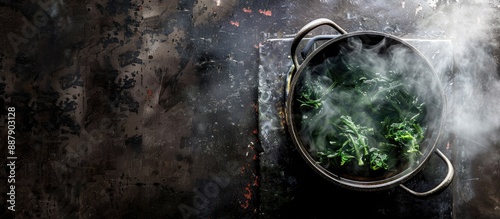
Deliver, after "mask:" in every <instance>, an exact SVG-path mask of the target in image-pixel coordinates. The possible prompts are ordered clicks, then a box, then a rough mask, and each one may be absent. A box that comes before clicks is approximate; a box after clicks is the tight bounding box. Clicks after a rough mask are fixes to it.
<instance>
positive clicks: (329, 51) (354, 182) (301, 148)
mask: <svg viewBox="0 0 500 219" xmlns="http://www.w3.org/2000/svg"><path fill="white" fill-rule="evenodd" d="M322 25H328V26H331V27H333V28H334V29H335V30H337V31H338V32H339V33H340V36H338V37H335V38H333V39H330V40H328V41H327V42H325V43H324V44H322V45H321V46H320V47H319V48H317V49H315V50H314V51H312V52H311V54H309V55H307V57H306V58H305V59H304V61H303V62H302V63H299V57H298V56H297V53H296V50H297V47H298V46H299V44H300V43H301V41H302V40H303V38H304V37H305V36H306V35H307V34H308V33H309V32H310V31H311V30H313V29H315V28H317V27H319V26H322ZM320 38H321V37H320ZM351 38H357V39H360V40H361V41H362V43H363V44H366V45H372V44H377V43H380V42H381V41H384V42H385V43H386V44H387V45H391V46H392V45H398V46H402V47H405V48H407V49H408V50H409V51H411V53H412V55H413V56H412V58H411V59H409V60H408V65H412V63H413V64H414V63H419V64H422V65H423V66H424V68H426V69H425V70H426V71H425V75H419V78H425V80H427V81H426V82H425V83H424V86H428V87H426V88H423V89H429V90H434V91H435V92H432V93H430V95H427V97H426V101H429V102H431V105H432V107H429V110H428V112H427V115H428V116H427V117H426V118H425V121H426V126H427V130H426V132H425V137H424V140H423V141H422V143H421V144H420V150H421V152H422V156H420V157H419V160H418V161H417V162H415V163H414V164H411V165H408V166H407V167H404V168H402V169H401V170H400V171H399V172H397V173H396V174H393V175H391V176H388V177H385V178H373V179H371V178H356V177H345V176H343V175H342V174H339V173H337V172H334V171H331V170H329V169H327V168H325V167H323V166H322V165H320V164H319V163H318V162H317V161H316V160H315V158H314V156H312V155H311V153H310V152H309V150H308V145H306V144H305V142H304V141H303V139H302V138H301V136H300V134H299V125H300V124H299V123H300V122H299V121H300V118H299V117H300V115H299V113H298V107H299V106H298V105H299V104H298V103H297V102H298V101H297V98H298V95H299V94H298V90H300V86H302V85H301V83H300V81H301V80H305V79H304V78H305V77H306V74H308V73H309V72H310V70H311V69H312V68H314V67H316V66H317V64H318V63H321V62H323V61H324V60H326V58H328V57H331V56H334V55H335V54H336V53H338V51H339V48H340V47H341V46H342V45H345V44H347V43H348V42H349V40H350V39H351ZM306 47H310V44H309V46H306ZM303 54H304V53H303ZM305 54H307V52H306V53H305ZM291 58H292V59H293V67H292V70H291V71H290V75H289V82H288V83H287V98H286V109H285V113H286V121H287V125H288V130H289V133H290V135H291V138H292V140H293V143H294V145H295V146H296V148H297V149H298V152H299V153H300V154H301V155H302V157H303V158H304V160H305V161H306V162H307V163H308V164H309V166H311V167H312V169H313V170H314V171H316V172H317V173H318V174H320V175H321V176H323V177H325V178H326V179H328V180H329V181H331V182H333V183H335V184H337V185H340V186H342V187H345V188H348V189H353V190H361V191H374V190H383V189H388V188H391V187H395V186H399V187H401V188H402V189H403V190H405V191H407V192H409V193H410V194H413V195H415V196H420V197H423V196H430V195H434V194H436V193H438V192H440V191H442V190H443V189H445V188H446V187H447V186H448V185H449V184H450V183H451V181H452V179H453V173H454V170H453V166H452V164H451V162H450V161H449V160H448V159H447V158H446V156H445V155H444V154H443V153H442V152H441V151H439V150H438V149H436V144H437V143H438V142H439V138H440V135H441V132H442V128H443V121H444V117H445V115H446V114H445V111H446V100H445V95H444V91H443V88H442V85H441V82H440V80H439V78H438V76H437V74H436V72H435V70H434V69H433V67H432V66H431V65H430V63H429V61H428V60H427V59H426V58H425V57H424V56H423V55H422V54H421V53H420V52H419V51H418V50H417V49H416V48H415V47H413V46H412V45H410V44H408V43H407V42H405V41H403V40H401V39H399V38H397V37H395V36H391V35H388V34H385V33H380V32H374V31H363V32H353V33H347V32H346V31H345V30H343V29H342V28H341V27H340V26H338V25H337V24H335V23H334V22H333V21H331V20H328V19H324V18H321V19H317V20H314V21H312V22H310V23H308V24H307V25H305V26H304V27H303V28H302V29H301V30H300V31H299V32H298V33H297V34H296V36H295V38H294V40H293V42H292V46H291ZM433 153H436V154H437V155H438V156H439V157H440V158H441V159H442V160H443V161H444V162H445V163H446V165H447V167H448V173H447V175H446V177H445V178H444V180H443V181H442V182H441V183H440V184H439V185H437V186H436V187H435V188H433V189H431V190H429V191H424V192H417V191H413V190H411V189H409V188H408V187H406V186H404V185H403V183H404V182H405V181H406V180H408V179H410V178H411V177H413V176H414V175H415V174H417V173H418V172H419V171H420V170H421V169H422V168H423V167H424V164H425V163H426V162H427V161H428V159H429V157H430V155H431V154H433Z"/></svg>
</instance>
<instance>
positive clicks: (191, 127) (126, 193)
mask: <svg viewBox="0 0 500 219" xmlns="http://www.w3.org/2000/svg"><path fill="white" fill-rule="evenodd" d="M477 2H481V3H482V4H479V3H477ZM476 5H479V6H477V7H476V8H474V10H471V12H474V11H478V9H485V8H487V9H491V10H492V11H494V12H497V13H496V16H497V17H495V18H496V20H494V22H496V23H492V24H491V26H486V27H484V29H474V28H473V27H474V26H478V25H477V24H479V23H481V22H484V21H489V20H488V18H484V17H481V15H486V14H490V13H477V15H476V14H472V15H471V14H467V15H464V16H462V17H466V18H467V17H470V18H471V20H472V21H473V23H472V24H473V25H471V24H470V23H469V24H468V26H465V25H466V24H467V23H460V25H463V26H460V28H453V29H451V30H450V29H449V28H447V27H448V26H450V25H448V24H443V23H442V22H441V23H439V25H435V24H433V23H434V21H446V20H447V19H445V18H446V17H445V18H443V17H440V16H441V15H450V14H451V15H461V14H460V13H459V12H457V13H452V12H454V11H461V12H463V10H464V9H467V8H471V7H473V6H476ZM498 5H500V3H499V2H498V1H497V0H483V1H444V0H443V1H425V0H419V1H400V0H397V1H396V0H394V1H370V2H363V1H357V0H353V1H337V0H320V1H300V0H293V1H254V0H252V1H250V0H241V1H237V0H181V1H173V0H151V1H143V0H84V1H62V0H59V1H56V0H32V1H28V0H19V1H14V0H0V21H1V23H2V25H0V106H2V107H0V120H1V121H2V122H0V130H1V134H0V136H1V139H2V140H1V143H0V151H2V152H1V153H0V163H2V164H5V163H7V160H6V157H7V152H6V151H7V145H6V142H5V141H4V139H5V137H6V135H7V133H6V131H5V124H6V123H5V122H4V121H5V120H6V114H7V111H6V108H5V107H6V106H14V107H16V124H17V125H16V135H15V137H16V145H17V147H16V154H15V155H16V156H17V160H16V174H15V177H16V212H15V213H13V212H11V211H10V210H8V209H7V208H6V207H4V206H6V205H7V203H6V202H4V200H5V199H6V196H5V195H2V198H1V199H2V205H1V206H2V208H0V218H10V217H12V216H13V215H14V214H15V215H16V216H17V218H102V217H105V218H137V217H143V218H256V217H261V218H285V217H286V216H290V215H292V214H293V213H294V212H297V211H298V210H303V211H300V214H296V215H293V216H297V215H304V216H311V215H315V212H324V210H322V209H324V208H326V209H328V208H330V205H328V204H327V203H325V204H323V205H317V206H311V203H315V202H311V201H310V200H313V199H314V200H316V199H318V196H319V195H320V194H323V191H320V190H315V192H317V193H311V191H310V190H309V189H308V188H309V187H311V186H314V187H317V188H324V187H326V186H328V184H326V183H324V182H322V181H321V180H320V179H319V178H318V177H317V176H316V175H314V174H311V173H310V172H309V170H308V169H307V168H308V167H307V166H305V165H304V164H303V163H301V162H295V163H293V164H290V161H292V159H295V158H299V157H298V156H296V155H293V150H291V151H290V150H288V149H283V147H281V146H282V144H281V143H282V142H272V144H270V143H269V142H268V141H269V138H264V137H265V136H266V135H269V134H271V133H274V134H276V136H281V135H283V134H286V132H285V130H283V129H279V128H278V129H272V130H270V131H268V132H266V129H262V125H265V124H266V123H265V122H262V120H263V119H262V117H260V116H262V114H261V113H262V112H260V113H259V110H264V109H265V107H266V105H265V104H264V105H261V104H259V103H260V99H259V98H260V97H262V95H261V94H259V91H260V90H259V89H260V88H261V85H262V83H261V81H260V80H261V78H262V77H261V76H259V73H261V72H263V70H265V71H268V70H270V69H271V68H276V69H277V70H278V72H272V73H273V74H269V75H268V76H269V77H274V76H277V77H278V78H272V80H277V81H276V82H277V83H280V82H279V80H281V79H282V78H279V77H282V74H283V73H284V71H283V70H286V65H288V62H287V61H279V60H274V61H278V62H280V63H279V65H276V66H271V67H269V69H262V66H264V64H265V62H266V60H264V59H261V58H262V57H261V56H262V54H263V52H265V51H272V50H269V49H270V48H271V47H270V44H269V43H268V42H267V41H266V40H268V39H271V38H286V37H289V36H290V35H291V34H294V33H295V32H297V31H298V30H299V29H300V28H301V27H302V26H303V25H304V24H305V23H306V22H308V21H310V20H312V19H316V18H318V17H327V18H330V19H333V20H335V21H336V22H338V23H339V24H342V27H344V28H345V29H346V30H348V31H349V32H351V31H360V30H375V31H382V32H385V33H389V34H393V35H396V36H404V37H408V38H423V39H434V38H449V37H450V36H451V38H453V37H455V38H453V40H457V38H461V37H456V35H453V33H452V32H453V30H457V31H462V30H464V29H466V30H467V31H463V32H459V33H460V34H461V35H460V36H465V35H467V34H470V33H476V32H477V33H481V32H491V33H496V34H492V36H494V38H492V37H489V36H488V37H479V38H477V39H475V40H474V43H476V44H474V45H477V46H479V47H481V48H487V49H485V50H484V51H482V52H484V53H485V54H491V59H492V60H491V61H492V63H495V65H491V66H488V68H490V69H487V70H488V71H489V72H494V71H495V70H497V71H498V68H499V67H498V66H499V65H498V63H500V61H499V57H500V55H499V53H500V50H499V49H498V45H496V44H491V45H490V44H488V43H487V42H499V39H498V36H500V34H498V33H500V31H499V29H498V23H499V19H498V15H499V14H500V13H498V12H499V11H500V7H497V6H498ZM462 6H463V7H462ZM489 12H491V11H489ZM475 16H478V17H475ZM402 18H404V19H402ZM430 18H432V19H435V20H429V19H430ZM454 18H455V19H449V20H450V21H453V20H460V19H457V18H460V16H455V17H454ZM460 21H461V20H460ZM462 27H463V28H462ZM495 31H496V32H495ZM321 33H329V34H331V30H330V29H327V28H320V29H319V30H318V31H316V32H315V33H314V34H321ZM468 39H470V38H468ZM493 40H496V41H493ZM453 45H456V44H453ZM485 45H487V46H485ZM282 46H283V45H282ZM274 49H279V50H280V53H279V54H275V55H284V54H285V53H286V51H287V49H286V46H283V47H280V48H278V47H276V48H274ZM443 51H444V50H443ZM434 52H435V51H434ZM436 54H438V55H437V56H440V55H439V54H441V56H442V55H444V54H446V53H436ZM460 54H462V53H458V54H457V53H454V56H458V57H461V56H462V55H460ZM464 54H468V53H464ZM481 54H482V53H480V52H477V53H472V54H471V56H472V57H475V56H478V55H481ZM432 55H433V54H430V56H431V57H432ZM267 60H268V61H269V59H267ZM285 60H286V59H285ZM442 63H444V64H445V65H444V66H447V65H448V64H446V63H447V62H442ZM472 64H473V63H470V64H469V65H468V64H467V62H465V64H463V65H461V66H459V67H457V69H458V70H460V71H462V72H468V71H469V70H472V69H471V68H467V67H468V66H470V65H472ZM460 71H458V72H460ZM455 72H457V71H455ZM472 79H473V81H474V82H476V84H475V85H476V87H477V88H478V90H481V91H487V90H491V89H490V88H491V87H490V86H482V85H483V84H486V83H487V82H489V81H498V76H497V77H489V78H487V77H478V78H474V77H473V78H472ZM476 79H477V80H476ZM270 85H272V86H274V85H276V84H270ZM467 86H468V84H467V83H466V81H465V80H454V85H453V86H451V85H450V86H449V87H454V88H460V87H467ZM499 90H500V89H499ZM277 91H280V90H279V89H278V90H277ZM447 91H448V92H450V93H451V90H447ZM473 94H475V93H474V92H472V95H471V94H470V93H467V92H465V93H460V95H450V98H452V97H453V98H458V99H460V98H464V99H463V101H472V102H473V103H475V102H474V99H472V98H470V97H471V96H473ZM273 95H277V93H275V94H273ZM273 95H271V96H270V97H272V96H273ZM278 98H279V97H278ZM468 98H469V99H468ZM490 99H491V100H494V99H495V96H494V95H492V96H491V97H490ZM277 100H279V99H272V100H271V101H277ZM460 100H462V99H460ZM276 103H280V101H277V102H276ZM475 105H477V106H478V108H481V106H484V105H483V104H480V103H477V104H475ZM498 105H500V104H498ZM4 106H5V107H4ZM492 106H495V105H488V107H490V108H491V107H492ZM274 107H275V108H274ZM483 108H486V107H483ZM267 109H268V110H271V111H272V113H276V112H279V109H280V106H279V105H276V106H268V108H267ZM496 115H498V113H497V114H496ZM488 116H490V119H489V120H493V121H495V119H496V118H497V116H495V113H491V114H488ZM259 118H260V119H259ZM266 121H267V122H269V123H268V124H267V125H268V127H279V126H280V125H281V123H280V122H282V121H280V120H269V121H268V120H266ZM481 121H486V122H487V121H488V120H486V119H485V120H481ZM463 126H464V127H466V126H468V125H467V124H464V125H463ZM499 127H500V126H499ZM260 131H261V132H262V133H259V132H260ZM495 133H498V127H497V129H496V131H493V132H491V133H490V134H491V135H489V136H488V137H487V138H484V137H483V136H480V137H478V138H471V137H467V138H465V137H463V138H462V137H461V136H450V137H449V138H447V139H448V140H450V142H452V143H453V144H450V145H449V146H450V149H449V150H445V151H447V152H448V153H451V152H453V153H452V154H447V155H449V156H450V157H452V160H453V161H454V163H455V164H456V165H457V166H456V168H457V170H456V178H455V180H454V182H453V186H452V187H450V190H447V191H446V192H445V193H443V195H444V196H441V198H442V200H445V201H442V202H438V201H436V200H431V201H430V202H426V201H416V200H414V199H413V198H411V197H409V196H408V195H406V194H404V193H402V192H401V191H400V190H398V189H393V190H389V191H385V192H383V193H379V194H380V195H381V197H385V198H390V199H392V200H391V201H390V202H388V203H387V204H388V205H387V206H385V205H384V206H382V204H383V203H378V204H377V205H374V206H371V207H369V209H368V211H367V212H377V215H398V216H401V217H403V216H405V215H409V214H410V213H422V215H424V216H429V217H431V216H433V217H441V216H442V217H448V216H449V212H451V211H452V212H453V215H454V216H456V217H457V218H495V217H498V216H499V215H500V213H499V212H500V189H499V188H500V187H499V186H498V183H497V182H498V181H499V180H500V172H499V171H498V169H499V166H500V163H499V160H500V158H499V154H500V152H499V146H498V142H499V141H498V138H495V136H496V135H495ZM276 136H275V137H276ZM471 145H472V146H471ZM443 146H444V147H447V146H448V145H447V144H443ZM470 148H477V150H471V149H470ZM269 150H282V151H280V153H282V154H287V153H291V154H292V155H291V157H290V159H289V160H282V157H280V156H271V153H269ZM275 155H276V154H275ZM293 156H296V157H295V158H294V157H293ZM430 162H434V163H439V162H440V161H439V160H435V161H433V160H431V161H430ZM6 170H7V167H6ZM8 174H9V173H8V172H7V171H0V193H1V194H6V193H7V192H8V189H9V188H8V186H9V184H8V183H7V178H8V177H9V176H8ZM431 175H432V174H431ZM422 177H423V178H426V177H427V176H425V174H424V176H422ZM305 179H311V180H305ZM429 179H434V178H431V177H429ZM315 182H318V183H319V184H320V185H319V186H317V185H316V184H314V183H315ZM417 182H421V181H415V183H417ZM408 183H409V185H411V183H412V182H408ZM322 186H323V187H322ZM415 186H417V187H418V186H419V185H416V184H415ZM335 191H337V192H341V193H342V192H346V191H338V190H336V189H335V188H331V190H329V191H327V192H326V193H325V194H332V192H335ZM346 193H349V192H346ZM356 195H358V196H356ZM359 195H360V194H354V196H353V197H359ZM451 197H452V198H453V205H452V206H453V209H452V210H450V209H449V208H450V201H449V199H450V198H451ZM379 198H380V197H377V196H370V197H367V199H366V201H365V203H366V205H370V204H372V203H374V202H378V200H379ZM331 200H332V202H337V201H338V200H336V199H334V197H331ZM304 203H308V204H309V206H310V207H311V209H309V210H308V209H304V208H303V207H304V206H303V205H304ZM401 203H402V204H401ZM436 209H442V211H438V210H436ZM434 213H436V214H434ZM316 216H318V217H319V216H320V214H319V213H318V214H316Z"/></svg>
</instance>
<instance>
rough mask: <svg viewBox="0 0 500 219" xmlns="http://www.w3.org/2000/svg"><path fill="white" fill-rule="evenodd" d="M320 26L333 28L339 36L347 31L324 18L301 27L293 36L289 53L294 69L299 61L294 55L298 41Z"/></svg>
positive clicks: (297, 67)
mask: <svg viewBox="0 0 500 219" xmlns="http://www.w3.org/2000/svg"><path fill="white" fill-rule="evenodd" d="M322 25H328V26H331V27H333V28H334V29H335V30H337V31H338V32H339V33H340V34H346V33H347V31H345V30H344V29H342V28H341V27H340V26H339V25H337V24H336V23H335V22H333V21H331V20H329V19H326V18H319V19H316V20H313V21H311V22H309V23H308V24H306V25H305V26H304V27H302V28H301V29H300V30H299V32H297V34H296V35H295V38H294V39H293V41H292V48H291V49H292V51H291V57H292V60H293V65H294V66H295V69H299V67H300V65H299V59H298V58H297V55H296V50H297V47H298V46H299V43H300V41H302V39H303V38H304V37H305V36H306V35H307V34H308V33H309V32H310V31H311V30H314V29H315V28H317V27H319V26H322Z"/></svg>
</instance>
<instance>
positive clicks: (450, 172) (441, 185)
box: [399, 149, 454, 197]
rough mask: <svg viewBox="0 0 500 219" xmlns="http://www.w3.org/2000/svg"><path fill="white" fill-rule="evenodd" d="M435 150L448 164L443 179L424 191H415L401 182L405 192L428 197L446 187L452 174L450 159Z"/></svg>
mask: <svg viewBox="0 0 500 219" xmlns="http://www.w3.org/2000/svg"><path fill="white" fill-rule="evenodd" d="M435 152H436V154H437V155H438V156H439V157H440V158H441V159H442V160H443V161H444V162H445V163H446V165H447V166H448V174H446V176H445V177H444V179H443V181H442V182H441V183H440V184H439V185H437V186H436V187H434V188H433V189H431V190H429V191H425V192H416V191H413V190H411V189H409V188H408V187H406V186H404V185H403V184H401V185H399V186H400V187H401V188H402V189H404V190H405V191H406V192H408V193H410V194H412V195H414V196H417V197H428V196H431V195H434V194H436V193H439V192H441V191H442V190H444V189H446V187H448V185H450V183H451V181H452V179H453V174H454V169H453V165H452V164H451V162H450V160H449V159H448V158H447V157H446V156H445V155H444V154H443V152H441V151H440V150H439V149H436V151H435Z"/></svg>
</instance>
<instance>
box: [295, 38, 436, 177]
mask: <svg viewBox="0 0 500 219" xmlns="http://www.w3.org/2000/svg"><path fill="white" fill-rule="evenodd" d="M290 89H291V92H290V95H289V97H288V99H287V106H288V108H287V111H288V112H287V113H288V116H289V128H290V129H291V134H292V137H293V139H294V143H295V144H296V146H297V147H298V148H299V152H300V153H302V155H303V156H304V158H305V159H306V161H307V162H308V163H309V164H310V165H311V166H313V168H314V169H315V170H317V171H319V172H320V173H321V174H324V175H327V176H328V177H329V178H332V179H336V181H342V180H345V181H349V182H354V183H355V184H356V183H360V184H363V183H373V182H390V181H398V180H403V179H404V178H406V177H409V176H410V175H412V174H413V173H415V172H416V171H417V170H418V169H420V167H421V166H422V164H423V163H424V162H425V161H426V160H427V159H428V157H429V155H430V153H431V152H433V151H434V148H435V145H436V143H437V141H438V137H439V133H440V130H441V125H442V120H443V118H442V117H443V110H444V108H445V106H444V105H445V101H444V94H443V90H442V88H441V84H440V81H439V78H438V77H437V75H436V73H435V72H434V70H433V68H432V67H431V66H430V64H429V62H428V61H427V60H426V59H425V58H424V57H423V56H422V55H421V54H420V53H419V52H418V51H417V50H416V49H415V48H413V47H412V46H411V45H409V44H407V43H405V42H403V41H402V40H400V39H397V38H395V37H392V36H389V35H385V34H380V33H372V32H368V33H367V32H363V33H351V34H347V35H343V36H341V37H339V38H336V39H332V40H330V41H328V42H327V43H325V44H323V45H322V46H321V47H320V48H318V49H317V50H316V51H314V52H313V53H312V54H311V55H310V56H309V57H307V59H306V60H305V61H304V62H303V64H302V65H301V67H300V68H299V69H298V71H297V73H296V75H295V76H294V78H293V79H292V82H291V87H290ZM409 116H411V117H412V118H409ZM389 118H390V119H389ZM397 118H400V120H401V121H400V125H401V126H397V125H394V124H397V123H398V122H397ZM411 119H413V120H411ZM386 120H387V121H386ZM389 120H391V121H389ZM392 120H394V121H392ZM410 120H411V121H413V123H410V122H409V121H410ZM405 121H407V122H406V123H404V122H405ZM348 124H351V125H354V128H353V127H352V126H350V125H348ZM402 124H406V126H405V127H406V130H413V131H414V132H415V133H416V132H417V131H418V128H417V126H418V125H420V127H421V128H422V130H421V138H420V140H418V141H417V140H415V141H412V140H408V139H406V140H405V139H403V138H404V134H402V135H398V136H399V137H394V136H396V135H395V134H394V133H395V132H396V131H404V130H405V128H402V127H403V126H402ZM415 124H417V125H415ZM396 126H397V127H396ZM391 127H393V128H391ZM395 127H396V128H395ZM391 133H392V134H391ZM399 134H401V133H399ZM388 135H390V136H392V137H391V138H386V137H387V136H388ZM413 136H414V137H415V138H417V136H419V135H418V134H414V135H413ZM387 139H388V140H387ZM395 139H396V140H395ZM402 139H403V140H402ZM415 142H417V146H416V147H417V148H418V151H417V152H416V151H411V152H409V150H408V145H413V146H412V148H415V144H414V143H415ZM356 145H357V146H356ZM367 145H368V146H367ZM348 147H350V148H349V149H346V150H344V149H343V148H348ZM356 149H358V150H356ZM340 151H343V152H340ZM346 151H347V152H346ZM384 155H385V157H386V159H383V158H382V157H384ZM372 156H373V157H374V158H372ZM377 156H378V158H377ZM387 156H388V157H389V158H387ZM343 159H345V162H343ZM377 161H385V164H386V165H384V164H380V163H384V162H379V163H378V165H377ZM360 164H362V165H360Z"/></svg>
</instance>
